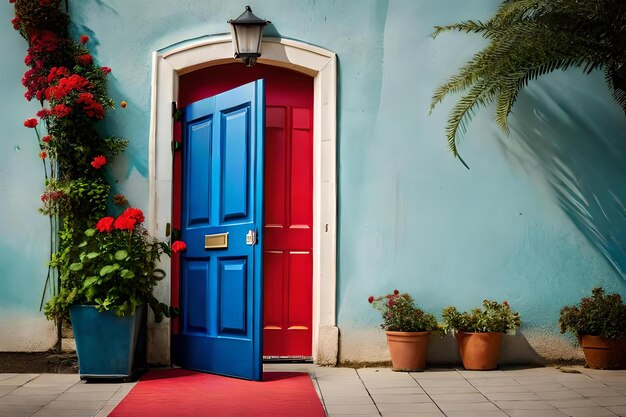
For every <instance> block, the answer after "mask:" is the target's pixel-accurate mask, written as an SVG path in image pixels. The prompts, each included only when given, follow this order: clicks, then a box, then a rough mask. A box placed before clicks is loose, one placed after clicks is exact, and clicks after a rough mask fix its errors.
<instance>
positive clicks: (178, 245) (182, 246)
mask: <svg viewBox="0 0 626 417" xmlns="http://www.w3.org/2000/svg"><path fill="white" fill-rule="evenodd" d="M186 249H187V244H186V243H185V242H183V241H182V240H177V241H176V242H174V243H172V252H182V251H184V250H186Z"/></svg>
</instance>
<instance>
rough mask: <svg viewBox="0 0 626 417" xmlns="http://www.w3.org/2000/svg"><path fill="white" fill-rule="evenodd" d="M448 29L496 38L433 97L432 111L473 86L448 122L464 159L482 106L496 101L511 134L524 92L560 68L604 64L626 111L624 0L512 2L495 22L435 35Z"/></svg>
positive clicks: (449, 132) (600, 66) (452, 147)
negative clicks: (462, 139)
mask: <svg viewBox="0 0 626 417" xmlns="http://www.w3.org/2000/svg"><path fill="white" fill-rule="evenodd" d="M446 31H460V32H465V33H477V34H480V35H482V37H483V38H485V39H487V40H488V41H489V44H488V46H487V47H486V48H485V49H483V50H482V51H480V52H478V53H477V54H475V55H474V57H473V58H472V59H471V60H470V61H469V62H468V63H467V64H465V65H464V66H463V67H461V69H459V71H458V72H457V73H456V74H455V75H453V76H452V77H451V78H450V79H449V80H448V81H447V82H446V83H444V84H443V85H441V86H440V87H439V88H437V89H436V90H435V92H434V95H433V98H432V104H431V112H432V110H433V109H434V108H435V107H436V106H437V105H438V104H439V103H440V102H441V101H442V100H443V99H444V98H445V97H446V96H447V95H449V94H456V93H461V92H464V91H467V92H466V93H465V95H463V96H462V97H461V98H460V99H459V100H458V102H457V103H456V105H455V106H454V108H453V110H452V112H451V113H450V116H449V118H448V122H447V125H446V137H447V140H448V147H449V148H450V151H451V152H452V154H453V155H454V156H455V157H459V159H460V160H461V162H462V163H463V164H465V162H464V161H463V159H461V158H460V156H459V153H458V150H457V141H458V138H459V136H460V134H461V133H464V132H465V128H466V125H467V123H468V122H469V121H470V120H471V117H472V115H473V114H474V113H475V111H476V110H478V109H479V108H481V107H485V106H487V105H488V104H489V103H492V102H494V101H495V102H496V115H495V119H496V122H497V124H498V126H500V128H501V129H502V130H503V131H504V132H506V133H508V131H509V129H508V121H507V118H508V115H509V114H510V113H511V108H512V107H513V104H514V103H515V100H516V99H517V97H518V94H519V92H520V91H521V90H522V89H523V88H524V87H526V85H527V84H528V83H529V82H530V81H532V80H535V79H537V78H538V77H540V76H542V75H544V74H547V73H550V72H553V71H555V70H566V69H568V68H582V70H583V71H584V72H585V73H587V74H588V73H591V72H592V71H594V70H596V69H604V73H605V78H606V83H607V86H608V88H609V90H610V91H611V92H612V94H613V98H614V99H615V101H616V102H617V104H618V105H619V106H620V107H621V108H622V109H623V110H624V112H626V52H625V51H626V4H625V3H624V1H623V0H594V1H581V0H504V1H502V3H501V4H500V6H499V8H498V10H497V12H496V14H495V15H494V16H493V17H492V18H491V19H489V20H488V21H486V22H481V21H476V20H467V21H464V22H460V23H456V24H453V25H448V26H436V27H435V33H434V34H433V37H436V36H437V35H439V34H441V33H442V32H446ZM466 167H467V165H466Z"/></svg>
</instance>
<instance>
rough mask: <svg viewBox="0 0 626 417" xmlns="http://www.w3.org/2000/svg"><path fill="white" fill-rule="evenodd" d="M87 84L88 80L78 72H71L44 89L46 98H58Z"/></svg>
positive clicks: (83, 87)
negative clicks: (54, 84) (71, 73)
mask: <svg viewBox="0 0 626 417" xmlns="http://www.w3.org/2000/svg"><path fill="white" fill-rule="evenodd" d="M57 71H58V70H57ZM89 86H90V83H89V81H87V80H86V79H85V78H83V77H81V76H80V75H78V74H73V75H70V76H69V77H64V78H61V79H59V84H57V85H56V86H52V87H48V88H47V89H46V100H48V101H49V100H52V99H55V100H59V99H61V98H63V97H65V96H66V95H68V94H69V93H71V92H72V91H76V90H83V89H85V88H87V87H89Z"/></svg>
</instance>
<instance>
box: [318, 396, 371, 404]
mask: <svg viewBox="0 0 626 417" xmlns="http://www.w3.org/2000/svg"><path fill="white" fill-rule="evenodd" d="M322 399H323V400H324V403H325V404H332V405H335V404H337V405H340V404H374V402H373V401H372V398H371V397H370V396H369V395H367V396H352V397H322Z"/></svg>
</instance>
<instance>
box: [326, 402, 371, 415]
mask: <svg viewBox="0 0 626 417" xmlns="http://www.w3.org/2000/svg"><path fill="white" fill-rule="evenodd" d="M326 410H327V411H328V414H352V415H354V414H371V413H376V414H378V409H377V408H376V406H375V405H374V404H371V405H366V404H363V405H346V404H340V405H328V406H326Z"/></svg>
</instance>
